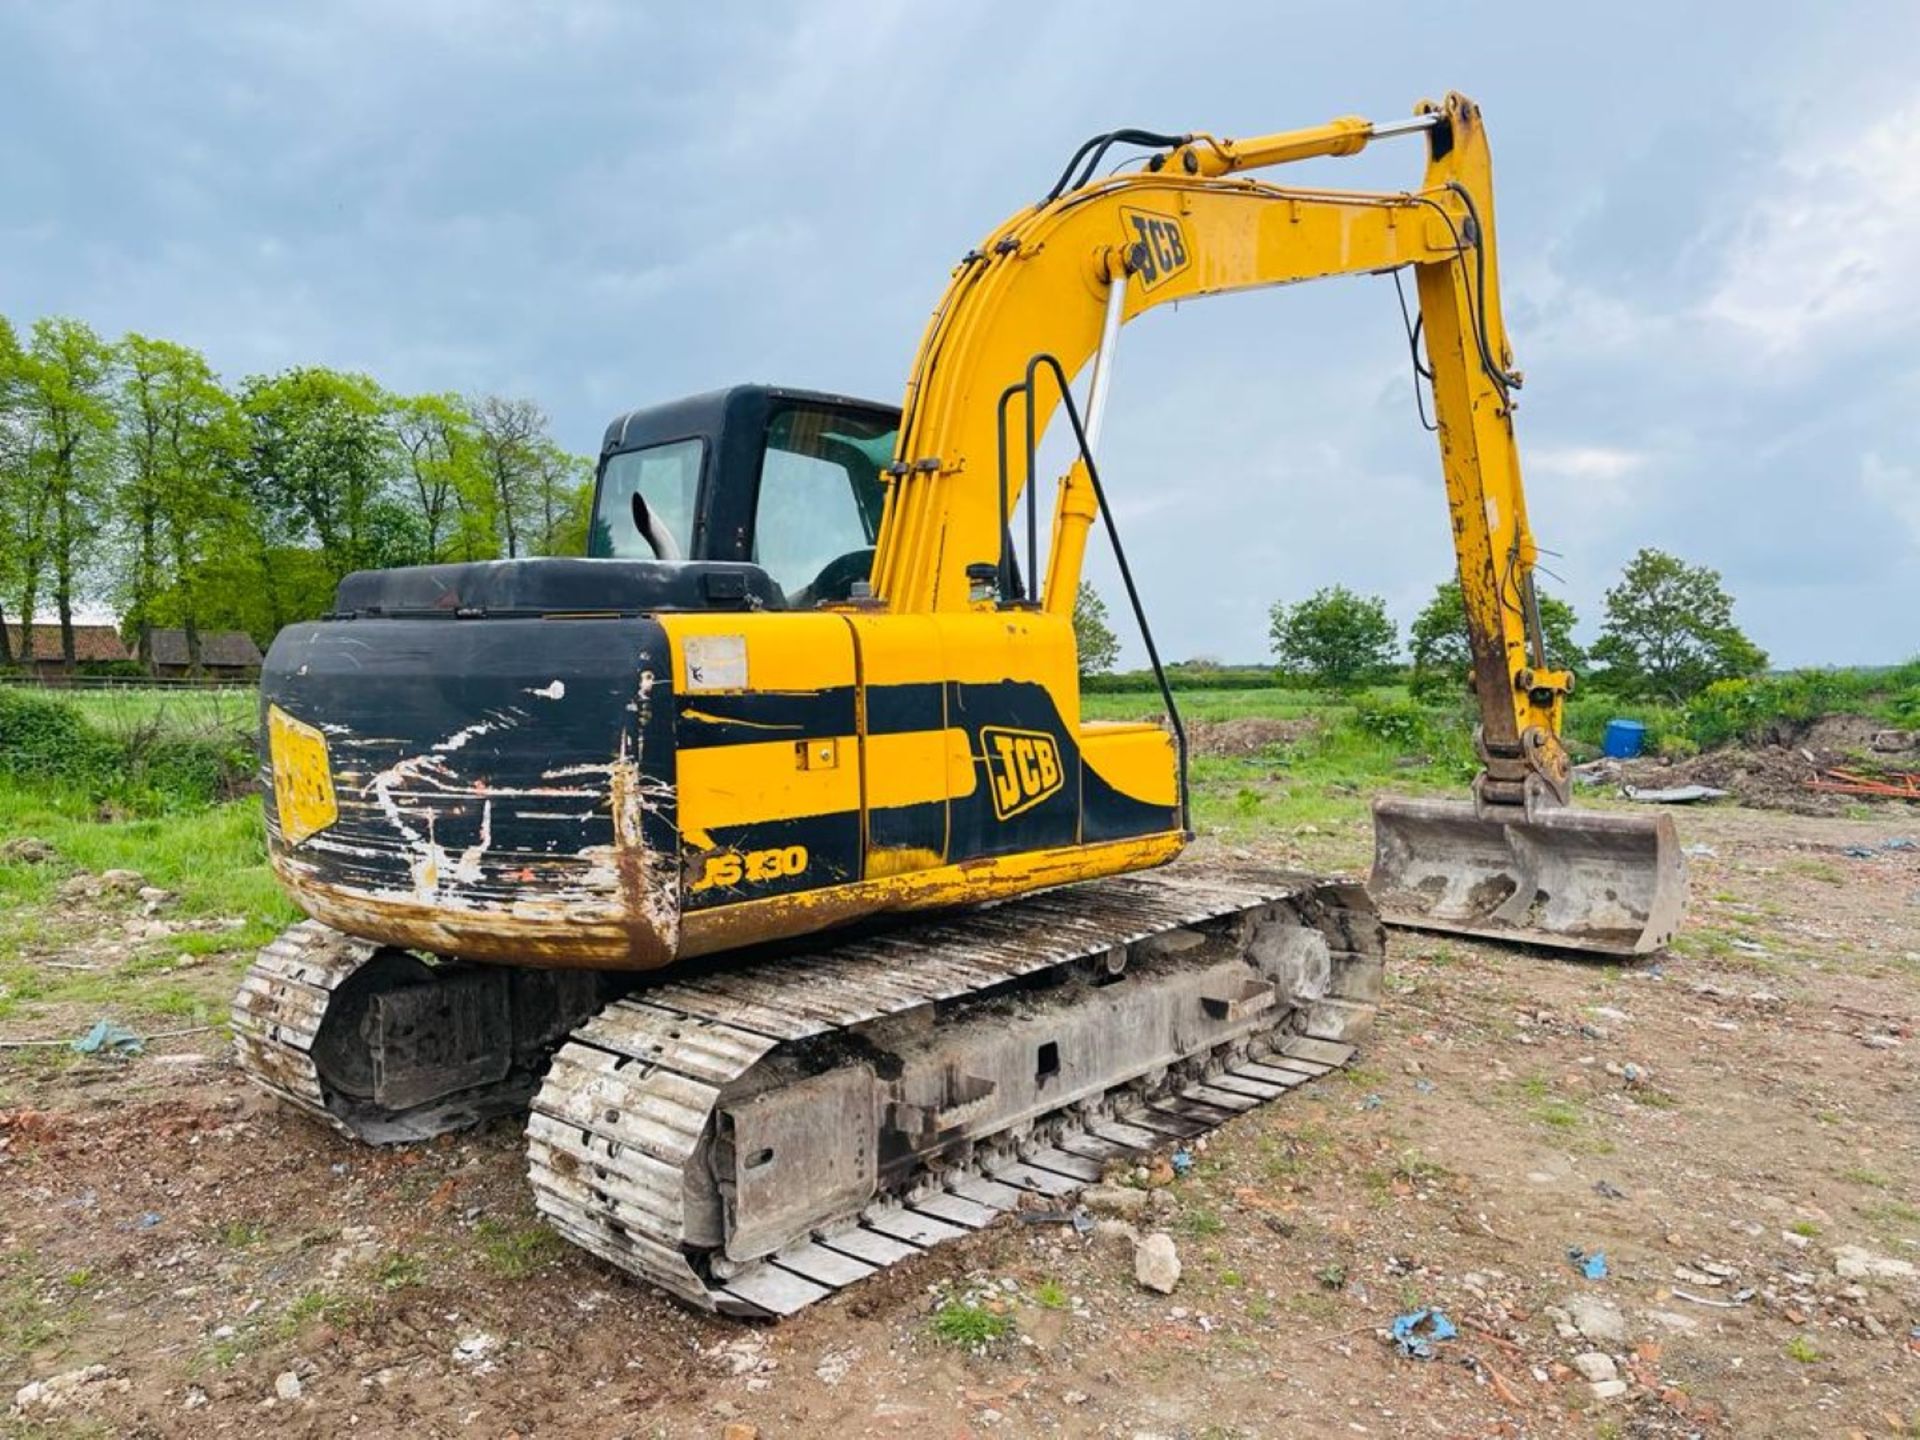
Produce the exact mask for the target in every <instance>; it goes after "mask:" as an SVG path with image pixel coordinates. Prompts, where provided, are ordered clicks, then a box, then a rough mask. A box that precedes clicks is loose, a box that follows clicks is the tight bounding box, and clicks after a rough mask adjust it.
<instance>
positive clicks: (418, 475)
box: [391, 395, 500, 563]
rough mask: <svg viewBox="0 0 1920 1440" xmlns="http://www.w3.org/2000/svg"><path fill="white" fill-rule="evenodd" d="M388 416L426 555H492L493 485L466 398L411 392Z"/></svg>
mask: <svg viewBox="0 0 1920 1440" xmlns="http://www.w3.org/2000/svg"><path fill="white" fill-rule="evenodd" d="M391 419H392V425H393V432H394V437H395V439H396V440H397V441H398V442H399V446H400V453H401V455H402V457H403V458H404V462H405V465H406V470H407V475H408V478H409V481H410V484H409V486H408V487H407V489H408V495H407V499H408V501H409V502H410V504H411V506H412V508H413V510H414V512H415V514H416V515H417V516H418V518H419V522H420V529H421V548H422V550H423V552H424V556H425V558H426V560H427V561H428V562H429V563H431V562H435V561H440V560H491V559H493V558H494V557H495V556H497V555H498V554H499V553H500V545H499V541H498V540H497V539H496V538H495V534H494V531H495V521H494V509H495V506H494V500H493V489H492V485H491V483H490V480H489V477H488V474H487V472H486V468H485V465H484V464H483V457H482V454H481V447H480V434H479V428H478V425H477V424H476V422H475V420H474V416H473V412H472V410H470V409H469V408H468V406H467V402H466V401H465V400H463V399H462V398H461V397H460V396H458V395H416V396H412V397H410V398H407V399H402V400H396V401H395V402H394V409H393V414H392V417H391Z"/></svg>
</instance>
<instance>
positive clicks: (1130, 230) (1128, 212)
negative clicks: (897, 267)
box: [1120, 205, 1193, 290]
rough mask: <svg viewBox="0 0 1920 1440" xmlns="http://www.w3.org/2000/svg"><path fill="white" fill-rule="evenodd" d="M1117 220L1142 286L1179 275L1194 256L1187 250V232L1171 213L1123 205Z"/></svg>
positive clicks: (1146, 286)
mask: <svg viewBox="0 0 1920 1440" xmlns="http://www.w3.org/2000/svg"><path fill="white" fill-rule="evenodd" d="M1120 223H1121V225H1122V226H1123V227H1124V228H1125V231H1126V235H1125V241H1126V247H1127V251H1128V253H1129V254H1130V255H1131V256H1132V257H1133V262H1134V264H1135V265H1136V266H1137V267H1138V269H1137V270H1136V272H1135V273H1136V274H1138V275H1139V277H1140V286H1141V288H1142V289H1144V290H1151V289H1153V288H1154V286H1156V285H1158V284H1160V282H1161V281H1163V280H1166V279H1168V278H1170V277H1171V276H1174V275H1178V274H1179V273H1180V272H1181V271H1182V270H1184V269H1186V268H1187V264H1188V262H1189V261H1190V260H1191V259H1192V258H1193V257H1192V256H1191V255H1190V254H1189V253H1188V251H1187V232H1186V231H1185V230H1183V229H1182V228H1181V226H1180V222H1179V220H1177V219H1175V218H1174V217H1173V216H1171V215H1160V214H1156V213H1155V212H1154V211H1152V210H1135V209H1133V208H1132V207H1131V206H1126V205H1123V206H1121V207H1120Z"/></svg>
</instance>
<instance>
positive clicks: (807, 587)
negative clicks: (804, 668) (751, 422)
mask: <svg viewBox="0 0 1920 1440" xmlns="http://www.w3.org/2000/svg"><path fill="white" fill-rule="evenodd" d="M894 429H895V427H894V425H893V424H892V422H891V421H889V420H886V419H883V418H878V417H871V416H863V415H856V414H849V413H847V412H845V411H837V410H828V409H822V408H817V407H811V406H794V407H792V408H790V409H786V410H782V411H781V412H779V413H778V414H777V415H775V416H774V417H773V420H772V422H771V423H770V424H769V425H768V427H767V444H766V450H765V452H764V454H763V456H762V458H761V463H760V491H759V500H758V503H757V505H756V508H755V511H754V527H753V559H754V561H755V563H756V564H758V565H760V566H761V567H763V568H764V569H765V570H766V571H767V573H768V574H769V575H771V576H772V577H773V580H774V583H775V584H777V585H778V586H779V587H780V589H781V591H782V592H783V593H784V594H785V595H786V597H787V603H788V604H789V605H792V606H795V607H806V606H811V605H818V604H821V603H823V602H826V601H834V600H845V599H846V598H847V597H848V595H849V594H850V593H851V592H852V589H853V585H854V582H855V581H858V580H865V579H867V578H868V575H869V573H870V572H871V570H872V568H873V542H874V537H875V535H876V534H878V532H879V528H880V509H881V504H882V500H883V496H882V492H881V489H880V468H881V467H882V466H883V465H885V464H886V463H887V462H888V461H889V460H890V459H891V458H892V457H893V442H894Z"/></svg>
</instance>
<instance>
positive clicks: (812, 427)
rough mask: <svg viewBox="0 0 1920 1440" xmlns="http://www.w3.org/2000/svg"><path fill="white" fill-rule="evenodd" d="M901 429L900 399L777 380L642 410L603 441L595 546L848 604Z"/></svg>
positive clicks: (864, 567) (813, 601) (870, 548)
mask: <svg viewBox="0 0 1920 1440" xmlns="http://www.w3.org/2000/svg"><path fill="white" fill-rule="evenodd" d="M899 426H900V412H899V411H898V410H896V409H894V408H893V407H892V406H888V405H880V404H875V403H872V402H869V401H865V400H854V399H850V398H849V397H847V396H844V395H827V394H821V393H819V392H816V391H810V390H789V389H781V388H775V387H772V386H766V385H736V386H734V387H733V388H731V389H728V390H720V391H715V392H712V393H709V394H705V395H695V396H692V397H690V398H688V399H684V400H676V401H673V402H671V403H669V404H665V405H654V406H649V407H647V408H645V409H640V410H634V411H631V412H629V413H627V414H625V415H622V416H620V417H619V418H618V419H616V420H615V421H614V422H613V423H612V424H611V425H609V426H608V427H607V431H606V438H605V439H604V440H603V442H602V444H601V451H600V463H599V470H598V483H597V485H596V486H595V490H594V506H593V522H592V527H591V529H590V531H589V532H588V551H587V553H588V554H589V555H590V556H592V557H595V558H599V559H619V560H664V561H685V560H708V561H728V562H736V563H738V562H744V563H747V564H752V565H758V566H759V567H760V568H761V569H763V570H765V571H766V572H767V575H768V577H769V578H770V579H771V580H772V582H773V586H774V589H775V590H776V591H777V592H778V594H779V596H780V600H781V604H782V608H785V609H789V610H810V609H813V608H814V607H816V606H818V605H822V604H829V603H834V602H839V601H845V600H847V599H850V598H851V597H852V595H853V593H854V590H855V587H856V586H860V585H863V584H865V583H866V582H867V580H868V577H869V574H870V573H871V571H872V568H873V553H874V541H875V539H876V538H877V536H878V534H879V529H880V513H881V508H882V504H883V498H884V497H883V495H882V492H881V488H880V471H881V469H882V468H883V467H884V466H885V465H886V464H887V462H888V461H889V460H891V459H892V458H893V446H894V439H895V436H896V434H897V433H898V430H899Z"/></svg>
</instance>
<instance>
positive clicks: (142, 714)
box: [58, 685, 260, 736]
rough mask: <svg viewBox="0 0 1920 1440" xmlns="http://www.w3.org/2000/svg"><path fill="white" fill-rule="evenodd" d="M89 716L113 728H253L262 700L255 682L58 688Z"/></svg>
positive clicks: (196, 731)
mask: <svg viewBox="0 0 1920 1440" xmlns="http://www.w3.org/2000/svg"><path fill="white" fill-rule="evenodd" d="M58 694H59V698H60V700H61V701H62V703H64V704H67V705H71V706H72V707H73V708H74V709H76V710H78V711H79V712H80V713H81V714H82V715H84V716H86V718H87V721H88V722H89V723H90V724H92V725H94V726H96V727H98V728H99V729H102V730H105V731H107V732H108V733H109V734H121V735H124V734H127V733H129V732H131V731H133V730H136V729H155V730H159V731H161V732H163V733H166V734H169V735H185V736H195V735H213V734H218V733H221V732H223V731H232V730H251V729H252V728H253V725H254V719H255V712H256V711H257V710H258V708H259V705H260V692H259V691H258V690H256V689H254V688H253V687H252V686H250V685H249V686H245V687H237V688H234V689H218V690H215V689H204V688H200V687H194V688H191V689H189V688H187V687H184V686H182V687H160V686H156V687H153V688H146V687H135V686H126V687H121V686H115V687H113V688H111V689H106V690H66V691H60V692H58Z"/></svg>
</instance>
